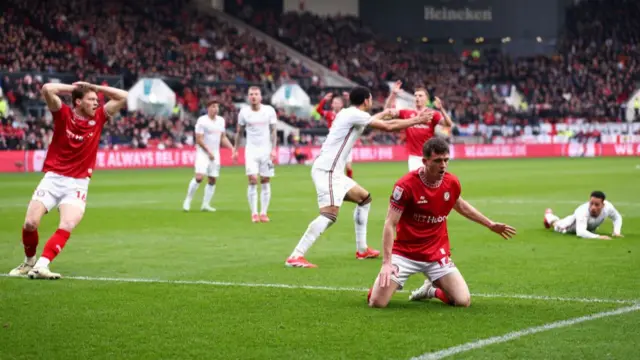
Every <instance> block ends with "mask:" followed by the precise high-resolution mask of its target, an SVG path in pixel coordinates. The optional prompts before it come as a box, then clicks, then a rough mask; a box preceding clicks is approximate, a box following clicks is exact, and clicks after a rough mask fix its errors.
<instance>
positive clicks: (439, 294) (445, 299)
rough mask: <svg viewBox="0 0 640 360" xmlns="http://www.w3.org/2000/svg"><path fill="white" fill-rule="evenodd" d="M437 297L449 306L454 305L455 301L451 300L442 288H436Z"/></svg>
mask: <svg viewBox="0 0 640 360" xmlns="http://www.w3.org/2000/svg"><path fill="white" fill-rule="evenodd" d="M435 297H437V298H438V299H439V300H440V301H442V302H443V303H445V304H447V305H454V303H453V301H452V300H450V299H449V297H448V296H447V294H446V293H445V292H444V291H443V290H442V289H440V288H436V293H435Z"/></svg>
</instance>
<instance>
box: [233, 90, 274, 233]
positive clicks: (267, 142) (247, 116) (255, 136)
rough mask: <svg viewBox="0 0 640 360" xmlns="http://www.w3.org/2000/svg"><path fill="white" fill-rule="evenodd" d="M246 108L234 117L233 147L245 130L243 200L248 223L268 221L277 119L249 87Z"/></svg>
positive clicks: (270, 107)
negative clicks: (245, 186) (248, 213)
mask: <svg viewBox="0 0 640 360" xmlns="http://www.w3.org/2000/svg"><path fill="white" fill-rule="evenodd" d="M248 97H249V105H250V106H248V107H244V108H242V110H240V113H239V114H238V127H237V130H236V138H235V144H236V148H237V146H238V144H239V142H240V136H241V135H242V133H244V131H245V130H246V131H247V144H246V146H245V149H244V160H245V169H246V174H247V176H248V177H249V187H248V189H247V198H248V199H249V208H250V209H251V221H252V222H254V223H258V222H269V216H268V215H267V211H268V210H269V202H270V201H271V183H270V181H271V178H272V177H273V176H274V175H275V172H274V166H273V162H274V161H275V160H276V144H277V143H278V135H277V132H276V125H277V123H278V116H277V114H276V111H275V109H274V108H273V107H272V106H271V105H265V104H262V93H261V91H260V88H259V87H257V86H252V87H250V88H249V92H248ZM237 157H238V154H237V151H234V152H233V159H234V160H236V159H237ZM258 175H260V184H262V191H261V193H260V212H259V213H258Z"/></svg>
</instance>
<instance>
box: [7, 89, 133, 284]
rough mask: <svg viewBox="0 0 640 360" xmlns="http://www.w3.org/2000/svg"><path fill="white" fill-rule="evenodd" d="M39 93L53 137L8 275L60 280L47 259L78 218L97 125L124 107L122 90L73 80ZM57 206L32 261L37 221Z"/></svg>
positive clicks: (97, 136)
mask: <svg viewBox="0 0 640 360" xmlns="http://www.w3.org/2000/svg"><path fill="white" fill-rule="evenodd" d="M99 92H101V93H103V94H104V95H106V96H107V97H109V98H110V100H109V102H107V103H106V104H105V105H103V106H100V105H99V103H98V93H99ZM41 93H42V96H43V97H44V100H45V102H46V103H47V107H48V108H49V110H50V111H51V114H52V115H53V138H52V140H51V144H50V145H49V149H48V150H47V156H46V158H45V161H44V167H43V169H42V171H43V172H44V173H45V175H44V177H43V178H42V180H41V181H40V184H38V187H37V188H36V190H35V191H34V193H33V197H32V198H31V202H30V203H29V207H28V208H27V215H26V217H25V221H24V225H23V227H22V243H23V245H24V253H25V260H24V262H23V263H22V264H20V266H18V267H17V268H15V269H13V270H11V272H10V273H9V275H12V276H23V275H29V277H30V278H32V279H59V278H60V274H57V273H54V272H51V271H50V270H49V263H50V262H51V261H53V259H54V258H55V257H56V256H57V255H58V254H59V253H60V252H61V251H62V249H63V248H64V246H65V244H66V243H67V240H68V239H69V236H70V235H71V231H72V230H73V229H74V228H75V227H76V226H77V225H78V223H80V220H82V217H83V215H84V210H85V202H86V200H87V191H88V188H89V179H90V178H91V174H92V173H93V170H94V167H95V162H96V156H97V153H98V146H99V145H100V134H101V132H102V128H103V127H104V124H105V123H106V122H107V120H108V119H109V117H111V116H112V115H114V114H116V113H118V112H119V111H120V109H122V108H123V107H124V106H125V104H126V101H127V92H126V91H124V90H120V89H116V88H112V87H109V86H99V85H93V84H89V83H85V82H77V83H74V84H73V85H67V84H57V83H48V84H45V85H44V86H43V87H42V90H41ZM63 94H71V101H72V106H71V107H70V106H67V105H66V104H64V103H63V102H62V100H60V97H59V95H63ZM56 207H57V208H58V211H59V212H60V223H59V225H58V230H56V232H55V233H54V234H53V235H52V236H51V237H50V238H49V240H48V241H47V243H46V244H45V246H44V250H43V251H42V256H41V257H40V259H38V261H37V262H36V250H37V248H38V239H39V236H38V226H39V225H40V220H41V219H42V216H44V215H45V214H46V213H48V212H49V211H51V210H52V209H54V208H56Z"/></svg>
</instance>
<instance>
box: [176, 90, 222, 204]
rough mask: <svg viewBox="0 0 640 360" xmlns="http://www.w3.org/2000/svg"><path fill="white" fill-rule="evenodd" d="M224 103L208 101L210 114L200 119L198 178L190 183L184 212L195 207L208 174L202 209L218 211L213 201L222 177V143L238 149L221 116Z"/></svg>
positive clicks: (197, 148)
mask: <svg viewBox="0 0 640 360" xmlns="http://www.w3.org/2000/svg"><path fill="white" fill-rule="evenodd" d="M219 112H220V104H219V102H218V101H217V100H210V101H209V102H207V114H206V115H202V116H200V117H199V118H198V121H197V122H196V128H195V134H196V161H195V166H194V167H195V177H194V178H193V179H191V182H189V189H188V190H187V197H186V198H185V199H184V203H183V204H182V208H183V209H184V211H189V209H191V200H193V195H194V194H195V193H196V191H197V190H198V187H199V186H200V183H201V182H202V179H203V178H204V177H205V176H207V177H209V181H208V183H207V186H205V188H204V197H203V199H202V207H201V208H200V209H201V210H202V211H216V209H215V208H213V207H211V205H210V202H211V198H213V194H214V193H215V191H216V179H217V178H218V176H220V145H222V146H224V147H226V148H229V149H231V151H234V147H233V145H232V144H231V141H229V138H227V134H226V132H225V130H226V127H225V121H224V118H222V116H219V115H218V113H219Z"/></svg>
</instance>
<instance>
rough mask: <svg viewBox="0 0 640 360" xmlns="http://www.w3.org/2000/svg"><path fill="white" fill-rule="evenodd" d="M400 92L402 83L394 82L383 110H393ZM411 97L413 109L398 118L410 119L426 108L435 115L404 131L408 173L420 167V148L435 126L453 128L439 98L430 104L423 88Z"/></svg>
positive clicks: (405, 111)
mask: <svg viewBox="0 0 640 360" xmlns="http://www.w3.org/2000/svg"><path fill="white" fill-rule="evenodd" d="M400 90H402V82H401V81H396V83H395V84H394V86H393V88H392V89H391V94H389V98H388V99H387V101H386V102H385V109H388V108H395V106H396V98H397V97H398V93H399V92H400ZM413 96H414V98H415V109H402V110H400V113H399V117H400V118H401V119H410V118H412V117H414V116H416V114H418V113H421V112H422V111H423V110H424V109H426V108H430V109H433V111H435V114H434V116H433V119H432V120H431V122H430V123H429V124H424V125H418V126H413V127H410V128H408V129H406V130H405V131H404V133H405V136H406V141H405V148H406V150H407V154H408V155H409V161H408V164H409V171H412V170H416V169H418V168H420V167H422V146H423V145H424V143H425V142H427V140H429V139H431V138H432V137H433V136H434V135H435V131H436V126H438V125H441V126H443V127H444V128H447V129H450V128H451V127H452V126H453V121H452V120H451V118H450V117H449V115H447V112H446V111H445V109H444V107H443V106H442V101H441V100H440V99H439V98H437V97H436V98H435V99H434V101H433V103H430V102H429V93H428V92H427V89H425V88H423V87H417V88H416V89H415V90H414V93H413Z"/></svg>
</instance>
